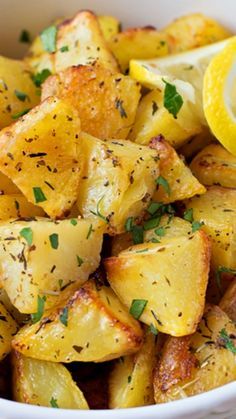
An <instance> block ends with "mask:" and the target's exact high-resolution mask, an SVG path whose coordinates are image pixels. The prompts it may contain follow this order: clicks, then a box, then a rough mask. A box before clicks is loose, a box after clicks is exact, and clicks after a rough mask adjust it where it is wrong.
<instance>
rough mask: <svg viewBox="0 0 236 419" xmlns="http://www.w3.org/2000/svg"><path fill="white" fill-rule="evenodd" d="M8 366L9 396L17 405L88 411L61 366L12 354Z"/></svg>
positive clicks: (79, 392) (79, 393) (69, 376)
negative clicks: (10, 362) (9, 375)
mask: <svg viewBox="0 0 236 419" xmlns="http://www.w3.org/2000/svg"><path fill="white" fill-rule="evenodd" d="M12 366H13V396H14V400H16V401H17V402H21V403H28V404H35V405H37V406H48V407H58V408H60V409H88V404H87V402H86V400H85V398H84V395H83V393H82V392H81V391H80V389H79V387H78V386H77V385H76V384H75V382H74V381H73V379H72V377H71V375H70V373H69V371H68V370H67V369H66V367H64V366H63V365H61V364H59V363H55V362H47V361H39V360H38V359H32V358H27V357H25V356H24V355H21V354H20V353H18V352H13V355H12Z"/></svg>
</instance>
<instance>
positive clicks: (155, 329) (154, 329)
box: [149, 323, 159, 336]
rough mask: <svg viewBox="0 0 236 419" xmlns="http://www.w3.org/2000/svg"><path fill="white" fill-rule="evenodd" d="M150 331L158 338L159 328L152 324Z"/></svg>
mask: <svg viewBox="0 0 236 419" xmlns="http://www.w3.org/2000/svg"><path fill="white" fill-rule="evenodd" d="M149 330H150V332H151V333H152V334H153V335H155V336H157V335H158V333H159V332H158V330H157V328H156V327H155V326H154V324H152V323H151V324H150V326H149Z"/></svg>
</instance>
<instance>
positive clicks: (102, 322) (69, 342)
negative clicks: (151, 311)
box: [13, 280, 143, 362]
mask: <svg viewBox="0 0 236 419" xmlns="http://www.w3.org/2000/svg"><path fill="white" fill-rule="evenodd" d="M142 337H143V332H142V329H141V327H140V325H139V323H138V322H137V321H136V320H135V319H134V318H133V317H132V316H131V315H130V314H129V313H128V312H127V311H126V309H125V308H124V307H123V306H122V304H121V303H120V301H119V300H118V298H117V297H116V295H115V294H114V293H113V291H112V290H111V289H110V288H108V287H105V286H100V285H98V284H96V283H95V282H93V281H92V280H89V281H87V282H86V283H85V284H84V285H83V286H82V287H81V288H80V289H79V290H78V291H76V292H75V294H74V295H73V296H72V297H70V298H69V300H67V301H64V302H63V303H62V304H61V305H59V306H58V307H57V308H56V309H54V310H53V311H52V312H50V313H49V312H48V313H47V314H46V315H45V316H44V317H43V318H42V320H41V321H40V322H38V323H36V324H33V325H31V326H26V327H25V328H23V329H21V331H20V332H19V333H18V334H17V336H16V337H15V339H14V342H13V347H14V348H15V349H16V350H17V351H19V352H21V353H22V354H24V355H26V356H30V357H32V358H37V359H42V360H45V361H54V362H72V361H83V362H103V361H107V360H109V359H115V358H119V357H120V356H123V355H129V354H132V353H134V352H137V351H138V350H139V348H140V346H141V344H142Z"/></svg>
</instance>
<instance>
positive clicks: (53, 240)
mask: <svg viewBox="0 0 236 419" xmlns="http://www.w3.org/2000/svg"><path fill="white" fill-rule="evenodd" d="M49 241H50V244H51V247H52V248H53V249H58V246H59V240H58V234H57V233H53V234H50V236H49Z"/></svg>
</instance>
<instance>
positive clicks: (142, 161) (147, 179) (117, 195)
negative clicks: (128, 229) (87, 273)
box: [77, 133, 159, 234]
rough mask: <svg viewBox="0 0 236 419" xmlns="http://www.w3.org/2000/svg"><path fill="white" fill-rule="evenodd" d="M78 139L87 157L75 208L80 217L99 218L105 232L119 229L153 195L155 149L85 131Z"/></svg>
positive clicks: (157, 172)
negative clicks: (105, 228)
mask: <svg viewBox="0 0 236 419" xmlns="http://www.w3.org/2000/svg"><path fill="white" fill-rule="evenodd" d="M79 141H80V146H81V149H82V150H83V153H84V156H86V159H87V164H86V165H85V168H84V171H83V176H82V178H81V181H80V187H79V194H78V201H77V203H78V208H79V211H80V213H81V214H82V215H83V216H84V217H88V216H89V215H90V216H91V213H92V214H93V215H94V217H96V218H100V219H101V220H102V221H103V223H104V225H107V231H108V232H109V234H118V233H121V232H123V231H124V227H125V221H126V219H127V218H128V217H131V216H134V217H136V216H140V213H141V212H142V211H143V210H144V209H145V208H146V207H147V205H148V202H149V201H150V199H151V196H152V195H153V192H154V190H155V179H156V178H157V176H158V174H159V168H158V163H157V160H158V156H157V153H156V151H155V150H151V149H150V148H148V147H145V146H143V147H142V146H138V145H137V144H134V143H132V142H130V141H122V140H114V141H100V140H98V139H97V138H95V137H92V136H90V135H87V134H85V133H81V135H80V138H79ZM131 156H132V158H131Z"/></svg>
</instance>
